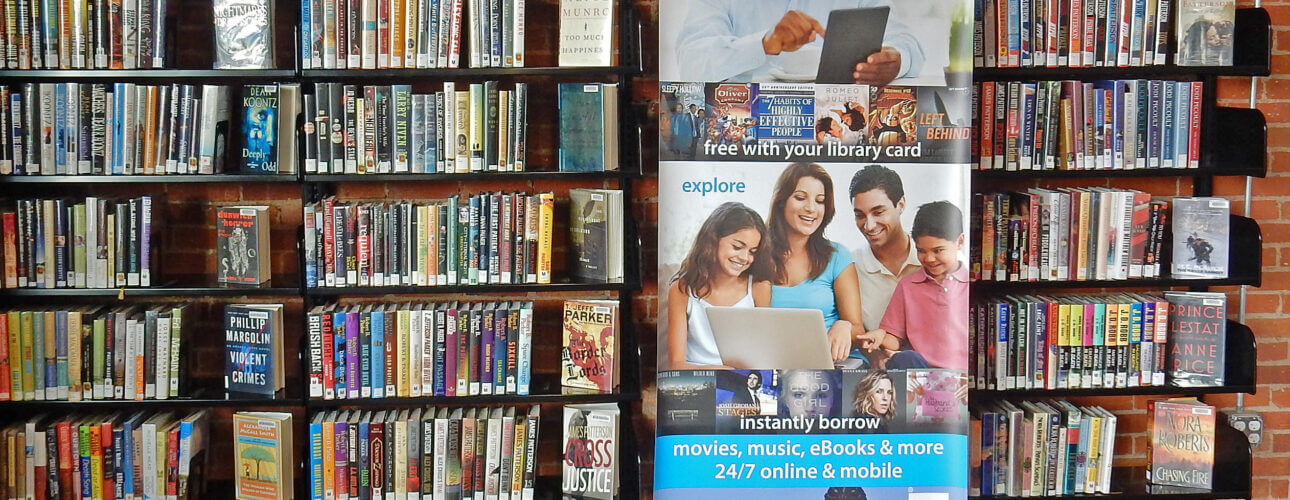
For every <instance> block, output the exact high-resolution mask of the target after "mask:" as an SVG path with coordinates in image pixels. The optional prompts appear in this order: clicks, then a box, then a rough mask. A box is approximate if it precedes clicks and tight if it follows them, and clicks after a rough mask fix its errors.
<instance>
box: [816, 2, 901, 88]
mask: <svg viewBox="0 0 1290 500" xmlns="http://www.w3.org/2000/svg"><path fill="white" fill-rule="evenodd" d="M890 13H891V8H890V7H871V8H864V9H838V10H834V11H832V12H829V24H828V26H825V27H824V33H825V35H824V49H823V50H822V51H821V53H820V66H819V68H818V69H816V71H815V83H855V78H854V77H852V75H853V74H854V73H855V71H856V63H859V62H862V61H864V60H865V59H867V58H868V57H869V56H870V55H872V54H873V53H874V52H878V51H879V50H882V37H883V34H885V33H886V31H887V16H888V15H889V14H890Z"/></svg>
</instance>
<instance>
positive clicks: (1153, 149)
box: [974, 80, 1204, 170]
mask: <svg viewBox="0 0 1290 500" xmlns="http://www.w3.org/2000/svg"><path fill="white" fill-rule="evenodd" d="M977 92H978V93H977V95H979V96H980V101H979V104H978V109H979V114H978V115H977V117H976V127H974V130H975V131H976V134H977V139H978V141H979V143H978V144H979V147H980V149H979V150H978V151H976V154H977V155H978V161H977V165H976V166H977V168H978V169H980V170H1133V169H1144V168H1198V167H1200V124H1201V108H1202V106H1201V97H1202V95H1203V93H1204V87H1203V84H1202V83H1201V82H1173V81H1162V80H1103V81H1098V82H1079V81H1073V80H1064V81H1040V82H981V83H980V84H978V89H977Z"/></svg>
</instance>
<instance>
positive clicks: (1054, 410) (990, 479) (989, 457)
mask: <svg viewBox="0 0 1290 500" xmlns="http://www.w3.org/2000/svg"><path fill="white" fill-rule="evenodd" d="M1117 420H1118V418H1117V417H1116V415H1115V414H1114V413H1111V412H1109V411H1107V410H1106V409H1105V408H1102V407H1099V406H1082V407H1077V406H1075V405H1074V404H1071V403H1070V402H1067V401H1023V402H1020V403H1016V404H1014V403H1012V402H1010V401H998V402H995V403H991V404H987V405H984V406H982V407H980V408H976V409H974V410H973V416H972V428H971V430H970V431H969V434H968V438H969V439H970V440H971V441H973V443H972V444H971V445H969V446H970V447H969V455H970V456H969V458H968V465H969V466H970V467H971V472H970V474H969V477H968V481H969V483H968V494H969V495H981V496H1011V497H1018V496H1020V497H1031V496H1034V497H1042V496H1054V495H1073V494H1090V495H1091V494H1096V493H1102V494H1106V493H1109V492H1110V488H1111V463H1112V460H1113V459H1114V457H1115V436H1116V434H1115V431H1116V428H1115V427H1116V422H1117Z"/></svg>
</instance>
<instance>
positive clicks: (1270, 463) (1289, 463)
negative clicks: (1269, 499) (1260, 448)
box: [1252, 456, 1290, 477]
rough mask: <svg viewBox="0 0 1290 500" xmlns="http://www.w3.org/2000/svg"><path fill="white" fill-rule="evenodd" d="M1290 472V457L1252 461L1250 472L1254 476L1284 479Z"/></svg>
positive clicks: (1261, 458)
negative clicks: (1288, 471)
mask: <svg viewBox="0 0 1290 500" xmlns="http://www.w3.org/2000/svg"><path fill="white" fill-rule="evenodd" d="M1287 470H1290V457H1267V456H1264V457H1260V458H1259V459H1258V460H1255V461H1254V467H1253V470H1252V472H1253V473H1254V475H1255V476H1276V477H1285V474H1286V471H1287Z"/></svg>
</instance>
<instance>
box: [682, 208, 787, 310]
mask: <svg viewBox="0 0 1290 500" xmlns="http://www.w3.org/2000/svg"><path fill="white" fill-rule="evenodd" d="M747 228H752V229H755V230H757V233H758V234H760V235H761V245H759V247H760V248H765V245H766V223H765V222H762V220H761V215H759V214H758V213H757V212H756V211H754V210H753V209H751V208H748V206H747V205H744V204H743V203H739V202H737V201H727V202H725V203H722V204H721V205H720V206H718V207H717V208H716V210H713V211H712V213H711V214H708V220H705V221H703V226H701V227H700V228H699V234H697V235H695V236H694V244H693V245H691V246H690V253H689V255H686V256H685V260H684V261H682V262H681V268H680V269H678V270H677V271H676V276H675V277H673V278H672V280H673V281H676V282H677V284H679V285H680V287H681V291H682V292H685V293H688V294H692V295H694V296H695V297H699V298H702V297H705V296H707V295H708V292H711V291H712V275H713V272H712V267H713V266H715V265H716V263H717V243H718V242H720V241H721V238H725V237H726V236H730V235H731V234H734V233H735V232H737V231H740V230H742V229H747ZM766 269H767V264H766V263H765V259H764V258H763V257H761V256H758V255H754V256H753V261H752V265H751V266H748V269H747V270H746V271H744V273H745V274H747V275H748V276H749V278H750V279H752V280H754V281H762V280H765V279H768V276H767V275H768V273H767V272H766Z"/></svg>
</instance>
